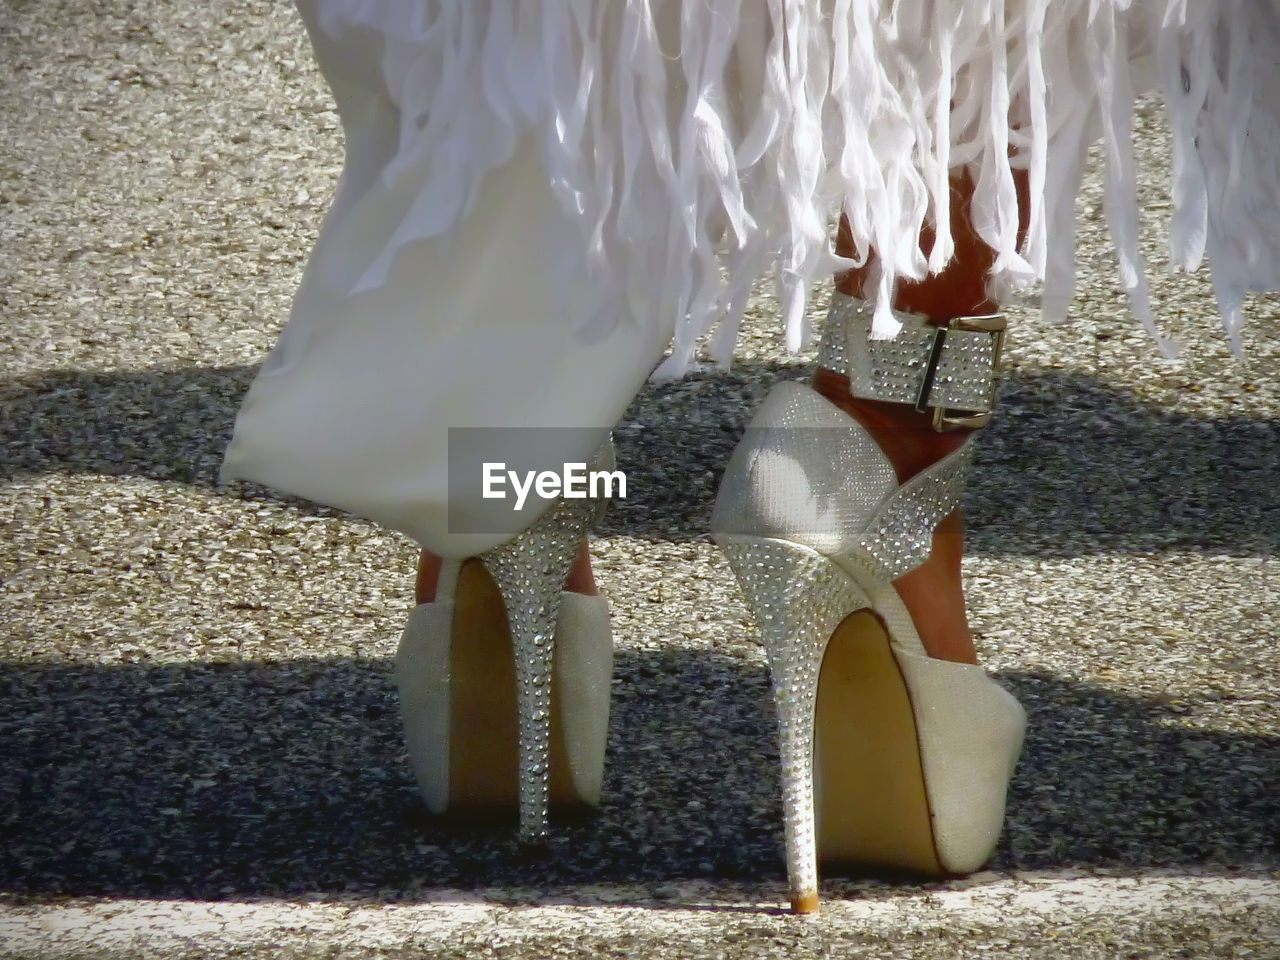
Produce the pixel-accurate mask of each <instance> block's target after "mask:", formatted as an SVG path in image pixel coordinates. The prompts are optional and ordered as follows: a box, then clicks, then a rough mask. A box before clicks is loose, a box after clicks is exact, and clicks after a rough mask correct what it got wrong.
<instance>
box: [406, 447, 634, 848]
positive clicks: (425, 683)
mask: <svg viewBox="0 0 1280 960" xmlns="http://www.w3.org/2000/svg"><path fill="white" fill-rule="evenodd" d="M590 469H591V470H592V471H595V470H612V469H613V448H612V445H609V444H606V446H605V448H604V450H602V451H601V453H600V455H598V456H597V458H596V461H595V462H594V463H592V464H591V466H590ZM601 503H602V501H598V500H592V499H585V498H574V499H561V500H559V501H557V502H556V503H555V504H554V505H552V506H551V507H550V508H549V509H548V510H547V512H546V513H545V514H543V516H542V517H541V518H539V520H538V521H537V522H536V523H535V524H534V525H533V526H531V527H530V528H529V529H527V530H525V531H524V532H522V533H520V534H519V535H518V536H516V537H515V538H514V539H512V540H510V541H508V542H507V543H505V544H502V545H501V546H499V547H496V548H494V549H493V550H490V551H488V552H486V553H484V554H481V555H480V556H478V557H471V558H468V559H466V560H462V561H447V562H445V563H444V565H443V566H442V569H441V571H440V577H439V580H438V581H437V584H436V599H435V600H434V601H433V602H431V603H423V604H419V605H418V606H417V607H416V608H414V610H413V612H412V613H411V614H410V617H409V622H408V624H407V625H406V627H405V630H404V634H403V636H402V637H401V640H400V647H399V650H398V652H397V654H396V670H395V675H396V686H397V688H398V691H399V695H400V713H401V718H402V720H403V724H404V735H405V744H406V746H407V748H408V753H409V764H410V766H411V767H412V769H413V772H414V776H415V778H416V779H417V782H418V786H419V788H420V790H421V792H422V796H423V799H424V800H425V802H426V805H427V808H428V809H429V810H430V811H431V812H432V813H436V814H443V813H450V814H459V815H462V816H472V815H481V816H484V815H490V814H494V813H499V814H501V813H509V812H511V811H513V810H514V811H518V815H519V835H520V839H521V841H522V842H524V843H526V844H537V843H540V842H542V841H543V840H545V838H546V836H547V823H548V819H549V811H550V809H551V807H552V806H553V805H554V806H556V807H570V808H572V807H579V808H580V807H582V806H595V805H596V804H598V803H599V799H600V786H601V780H602V778H603V771H604V754H605V745H606V741H607V740H608V728H609V695H610V685H611V683H612V674H613V639H612V636H611V633H610V627H609V606H608V603H607V601H606V600H605V598H604V597H603V596H598V595H597V596H585V595H582V594H577V593H571V592H568V591H566V590H564V582H565V577H566V576H567V575H568V572H569V568H570V566H571V565H572V563H573V560H574V557H575V556H576V554H577V551H578V547H579V545H580V544H581V543H582V541H583V540H584V539H585V538H586V536H587V533H588V530H589V528H590V526H591V524H592V522H593V520H594V519H595V517H596V515H597V513H598V512H599V509H600V506H601Z"/></svg>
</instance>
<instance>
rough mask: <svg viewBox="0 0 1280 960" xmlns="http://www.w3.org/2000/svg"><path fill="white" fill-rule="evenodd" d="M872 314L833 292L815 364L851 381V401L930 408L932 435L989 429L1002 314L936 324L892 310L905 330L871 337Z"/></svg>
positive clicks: (862, 303) (861, 304)
mask: <svg viewBox="0 0 1280 960" xmlns="http://www.w3.org/2000/svg"><path fill="white" fill-rule="evenodd" d="M873 313H874V311H873V309H872V308H871V306H870V305H869V304H867V303H866V302H865V301H863V300H859V299H857V298H856V297H850V296H848V295H846V294H842V293H840V292H839V291H837V292H836V293H834V294H833V295H832V300H831V312H830V314H829V315H828V317H827V323H826V326H825V328H824V329H823V331H822V340H821V342H820V343H819V345H818V365H819V366H821V367H825V368H826V369H828V370H832V371H834V372H836V373H839V374H843V375H844V376H846V377H848V378H849V392H850V393H852V394H853V396H855V397H861V398H863V399H866V400H883V401H887V402H889V403H910V404H912V405H914V406H915V408H916V409H917V410H919V411H920V412H921V413H923V412H925V411H926V410H932V411H933V427H934V429H935V430H939V431H945V430H958V429H961V428H970V429H973V428H977V427H984V426H986V425H987V422H988V421H989V420H990V419H991V410H992V409H994V408H995V404H996V384H997V383H998V379H999V378H998V371H997V365H998V364H999V362H1000V349H1001V347H1002V346H1003V344H1004V332H1005V315H1004V314H1003V313H996V314H991V315H989V316H981V317H956V318H955V319H953V320H952V321H951V322H950V323H949V324H948V325H947V326H945V327H937V326H933V325H931V324H930V323H929V322H928V320H927V318H926V317H924V316H923V315H922V314H918V313H907V312H905V311H901V310H895V311H894V312H893V315H894V317H895V318H896V319H897V320H898V321H900V322H901V323H902V330H901V331H899V333H898V335H897V336H896V337H894V338H893V339H892V340H872V339H871V319H872V315H873Z"/></svg>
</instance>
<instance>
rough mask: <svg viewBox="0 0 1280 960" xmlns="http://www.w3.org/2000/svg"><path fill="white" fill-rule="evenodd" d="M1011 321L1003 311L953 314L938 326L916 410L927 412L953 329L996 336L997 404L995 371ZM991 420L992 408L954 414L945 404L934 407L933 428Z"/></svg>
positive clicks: (993, 355)
mask: <svg viewBox="0 0 1280 960" xmlns="http://www.w3.org/2000/svg"><path fill="white" fill-rule="evenodd" d="M1008 326H1009V323H1008V319H1007V317H1006V316H1005V315H1004V314H1003V313H991V314H986V315H984V316H980V317H952V318H951V320H949V321H948V322H947V325H946V326H945V327H938V328H937V329H936V330H935V331H934V334H933V346H932V347H931V348H930V350H929V362H928V365H927V366H926V367H925V372H924V379H923V380H922V381H921V382H920V393H919V395H918V396H917V397H916V410H917V411H919V412H920V413H925V412H927V411H928V410H929V407H930V406H931V404H930V403H929V399H930V396H931V395H932V393H933V382H934V379H935V378H936V377H937V375H938V364H939V363H940V362H941V361H942V350H943V347H945V346H946V343H947V334H948V333H950V332H951V331H952V330H964V331H966V332H969V333H989V334H991V336H992V337H994V338H995V343H994V345H993V346H992V350H991V372H992V381H991V392H992V398H991V400H992V406H994V405H995V371H996V370H997V368H998V367H999V365H1000V351H1001V350H1002V349H1003V348H1004V337H1005V331H1006V330H1007V329H1008ZM990 422H991V411H989V410H987V411H983V412H980V413H969V414H964V415H955V414H952V413H951V412H950V411H948V409H947V408H946V407H934V408H933V429H934V430H936V431H938V432H939V433H948V432H950V431H952V430H977V429H979V428H981V427H985V426H986V425H987V424H988V423H990Z"/></svg>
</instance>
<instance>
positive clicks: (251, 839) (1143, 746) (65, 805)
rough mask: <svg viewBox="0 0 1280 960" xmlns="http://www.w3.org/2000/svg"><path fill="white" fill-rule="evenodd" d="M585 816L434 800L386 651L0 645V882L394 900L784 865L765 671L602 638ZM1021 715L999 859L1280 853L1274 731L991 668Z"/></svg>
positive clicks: (116, 890) (773, 872)
mask: <svg viewBox="0 0 1280 960" xmlns="http://www.w3.org/2000/svg"><path fill="white" fill-rule="evenodd" d="M617 676H618V680H619V682H618V683H617V684H616V685H615V698H614V707H613V709H614V714H613V726H612V730H613V736H612V743H611V749H610V755H609V772H608V778H607V782H606V796H605V801H604V805H603V809H602V811H601V813H600V814H599V815H598V816H597V817H595V818H593V819H591V820H587V821H582V822H569V823H565V824H562V825H559V826H557V827H556V829H555V830H554V831H553V838H554V839H553V842H552V847H551V849H550V852H549V854H548V855H547V856H546V857H545V858H542V859H529V858H527V857H524V856H522V855H521V854H520V853H519V851H518V850H517V848H516V846H515V845H514V843H513V842H512V833H513V831H511V830H510V829H497V830H495V829H493V828H487V829H485V828H478V827H462V826H450V825H448V824H444V823H441V822H440V821H437V820H434V819H432V818H430V817H428V816H427V815H426V814H425V812H424V811H423V809H422V807H421V805H420V803H419V801H418V799H417V795H416V792H415V790H414V788H413V786H412V783H411V780H410V777H409V773H408V770H407V767H406V764H405V761H404V758H403V754H402V750H401V746H400V735H399V721H398V718H397V716H396V708H395V699H394V693H393V689H392V686H391V681H390V664H389V663H388V662H386V661H383V660H335V661H329V660H316V661H306V660H301V661H287V662H283V663H275V664H253V663H228V664H190V665H175V666H159V667H149V666H123V667H97V668H95V667H83V666H76V667H68V666H61V665H41V664H21V665H19V664H12V663H10V664H4V665H0V702H2V703H3V704H4V707H3V710H2V712H0V756H3V757H5V763H4V764H3V765H2V766H0V892H4V893H6V894H9V895H17V896H18V897H22V896H42V897H43V896H50V895H54V896H81V895H113V896H135V897H197V898H211V899H220V898H243V897H260V896H284V897H288V896H298V895H304V894H314V893H330V894H334V895H340V896H374V895H376V896H378V897H389V898H391V899H395V900H412V899H414V898H418V897H421V896H423V895H424V892H425V891H429V890H430V889H431V888H439V887H450V888H463V889H472V888H485V887H492V886H501V887H503V888H513V887H526V886H527V887H533V888H542V889H545V888H548V887H558V886H562V885H569V884H609V883H614V884H662V883H665V882H669V881H673V880H681V879H696V878H703V879H716V880H718V881H726V880H727V881H736V882H746V883H757V882H770V883H774V882H777V881H779V880H781V878H782V862H781V855H780V850H781V843H782V839H781V820H780V812H779V809H778V804H777V800H776V797H777V793H778V771H777V759H776V748H775V746H774V743H773V721H772V716H771V712H770V709H769V706H768V702H769V701H768V693H767V686H766V680H765V676H764V674H763V668H762V667H760V666H757V665H755V664H744V663H742V662H740V661H736V660H733V659H730V658H725V657H718V658H717V657H707V656H700V655H699V656H695V655H694V654H692V653H690V652H688V651H680V650H671V651H665V652H662V653H660V654H653V655H635V654H629V655H628V654H622V655H620V656H619V661H618V668H617ZM1001 679H1002V680H1003V681H1004V682H1005V683H1006V684H1007V685H1008V686H1009V687H1010V688H1011V689H1012V690H1013V692H1014V693H1015V694H1017V695H1018V696H1019V697H1020V699H1021V700H1022V702H1023V703H1024V704H1025V705H1026V707H1027V709H1028V712H1029V713H1030V718H1031V727H1030V739H1029V742H1028V746H1027V752H1026V754H1025V756H1024V758H1023V761H1022V764H1021V766H1020V768H1019V772H1018V775H1017V778H1016V780H1015V783H1014V786H1013V792H1012V796H1011V799H1010V805H1009V819H1008V823H1007V828H1006V832H1005V837H1004V839H1003V841H1002V845H1001V849H1000V852H999V853H998V855H997V857H996V859H995V861H994V862H993V865H992V866H993V868H995V869H1003V868H1019V869H1047V868H1057V867H1078V866H1086V867H1092V866H1103V867H1110V868H1115V869H1118V870H1121V871H1124V870H1128V869H1142V868H1149V867H1170V868H1180V869H1181V868H1187V869H1191V868H1194V869H1203V870H1210V871H1223V872H1246V873H1260V874H1264V875H1269V874H1271V873H1273V872H1274V871H1275V870H1277V869H1280V839H1278V837H1280V831H1277V826H1278V825H1280V800H1278V799H1277V796H1276V794H1275V790H1274V785H1275V783H1277V782H1280V740H1277V739H1276V738H1273V737H1262V736H1244V735H1233V734H1224V733H1220V732H1204V731H1188V730H1186V729H1175V728H1173V727H1171V726H1169V725H1168V724H1167V721H1168V720H1169V719H1170V717H1171V712H1170V710H1171V708H1170V707H1169V706H1166V705H1161V704H1158V703H1154V702H1149V701H1143V700H1137V699H1131V698H1127V697H1124V696H1121V695H1117V694H1116V693H1114V692H1112V691H1107V690H1102V689H1099V688H1096V687H1091V686H1085V685H1081V684H1077V683H1072V682H1070V681H1067V680H1063V679H1061V678H1058V677H1053V676H1042V675H1035V674H1023V673H1013V674H1006V675H1004V676H1003V677H1002V678H1001Z"/></svg>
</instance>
